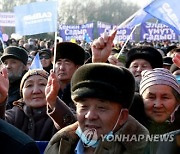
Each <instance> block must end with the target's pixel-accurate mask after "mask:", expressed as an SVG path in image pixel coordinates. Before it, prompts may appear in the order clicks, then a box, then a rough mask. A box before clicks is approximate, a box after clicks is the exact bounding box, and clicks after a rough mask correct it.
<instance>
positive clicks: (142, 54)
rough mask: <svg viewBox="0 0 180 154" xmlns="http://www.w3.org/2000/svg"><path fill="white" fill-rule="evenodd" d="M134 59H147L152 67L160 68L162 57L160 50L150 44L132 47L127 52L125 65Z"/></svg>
mask: <svg viewBox="0 0 180 154" xmlns="http://www.w3.org/2000/svg"><path fill="white" fill-rule="evenodd" d="M135 59H145V60H147V61H148V62H149V63H150V64H151V66H152V68H162V67H163V58H162V55H161V54H160V52H159V51H158V50H157V49H155V48H154V47H151V46H140V47H134V48H132V49H130V50H129V51H128V52H127V55H126V63H125V66H126V67H127V68H129V66H130V64H131V62H132V61H134V60H135Z"/></svg>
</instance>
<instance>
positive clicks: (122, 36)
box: [97, 21, 134, 43]
mask: <svg viewBox="0 0 180 154" xmlns="http://www.w3.org/2000/svg"><path fill="white" fill-rule="evenodd" d="M114 27H118V26H116V25H112V24H108V23H104V22H100V21H98V22H97V29H98V35H99V36H101V35H102V34H103V33H104V32H105V31H106V32H107V33H110V31H111V30H112V29H113V28H114ZM131 31H132V30H131V29H129V28H118V29H117V33H116V37H115V38H114V42H117V43H118V42H120V41H126V40H127V38H128V37H129V35H130V33H131ZM130 40H134V35H132V37H131V38H130Z"/></svg>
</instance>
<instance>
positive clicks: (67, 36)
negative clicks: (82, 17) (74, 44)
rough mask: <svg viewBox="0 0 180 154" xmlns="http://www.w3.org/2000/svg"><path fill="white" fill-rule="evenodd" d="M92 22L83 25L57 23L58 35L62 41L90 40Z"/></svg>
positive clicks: (91, 38)
mask: <svg viewBox="0 0 180 154" xmlns="http://www.w3.org/2000/svg"><path fill="white" fill-rule="evenodd" d="M93 29H94V23H87V24H83V25H59V36H60V37H62V38H63V41H70V40H72V39H75V40H80V41H82V40H86V41H87V42H90V41H92V40H93V39H94V37H93Z"/></svg>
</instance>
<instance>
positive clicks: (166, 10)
mask: <svg viewBox="0 0 180 154" xmlns="http://www.w3.org/2000/svg"><path fill="white" fill-rule="evenodd" d="M144 10H145V11H146V12H147V13H149V14H151V15H152V16H153V17H155V18H157V19H158V20H160V21H162V22H163V23H166V24H167V25H169V26H170V27H171V28H172V29H176V30H177V31H178V33H180V13H179V10H180V5H179V0H154V1H153V2H151V3H150V4H149V5H147V6H146V7H145V8H144ZM173 27H174V28H173Z"/></svg>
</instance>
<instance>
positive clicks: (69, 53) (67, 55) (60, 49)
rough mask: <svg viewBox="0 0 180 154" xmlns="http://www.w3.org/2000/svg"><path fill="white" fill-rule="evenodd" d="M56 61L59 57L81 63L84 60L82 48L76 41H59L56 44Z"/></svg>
mask: <svg viewBox="0 0 180 154" xmlns="http://www.w3.org/2000/svg"><path fill="white" fill-rule="evenodd" d="M56 50H57V53H56V61H57V60H58V59H60V58H63V59H69V60H71V61H72V62H74V63H75V64H77V65H83V64H84V61H85V51H84V49H83V48H82V47H81V46H79V45H78V44H76V43H72V42H61V43H58V44H57V49H56Z"/></svg>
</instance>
